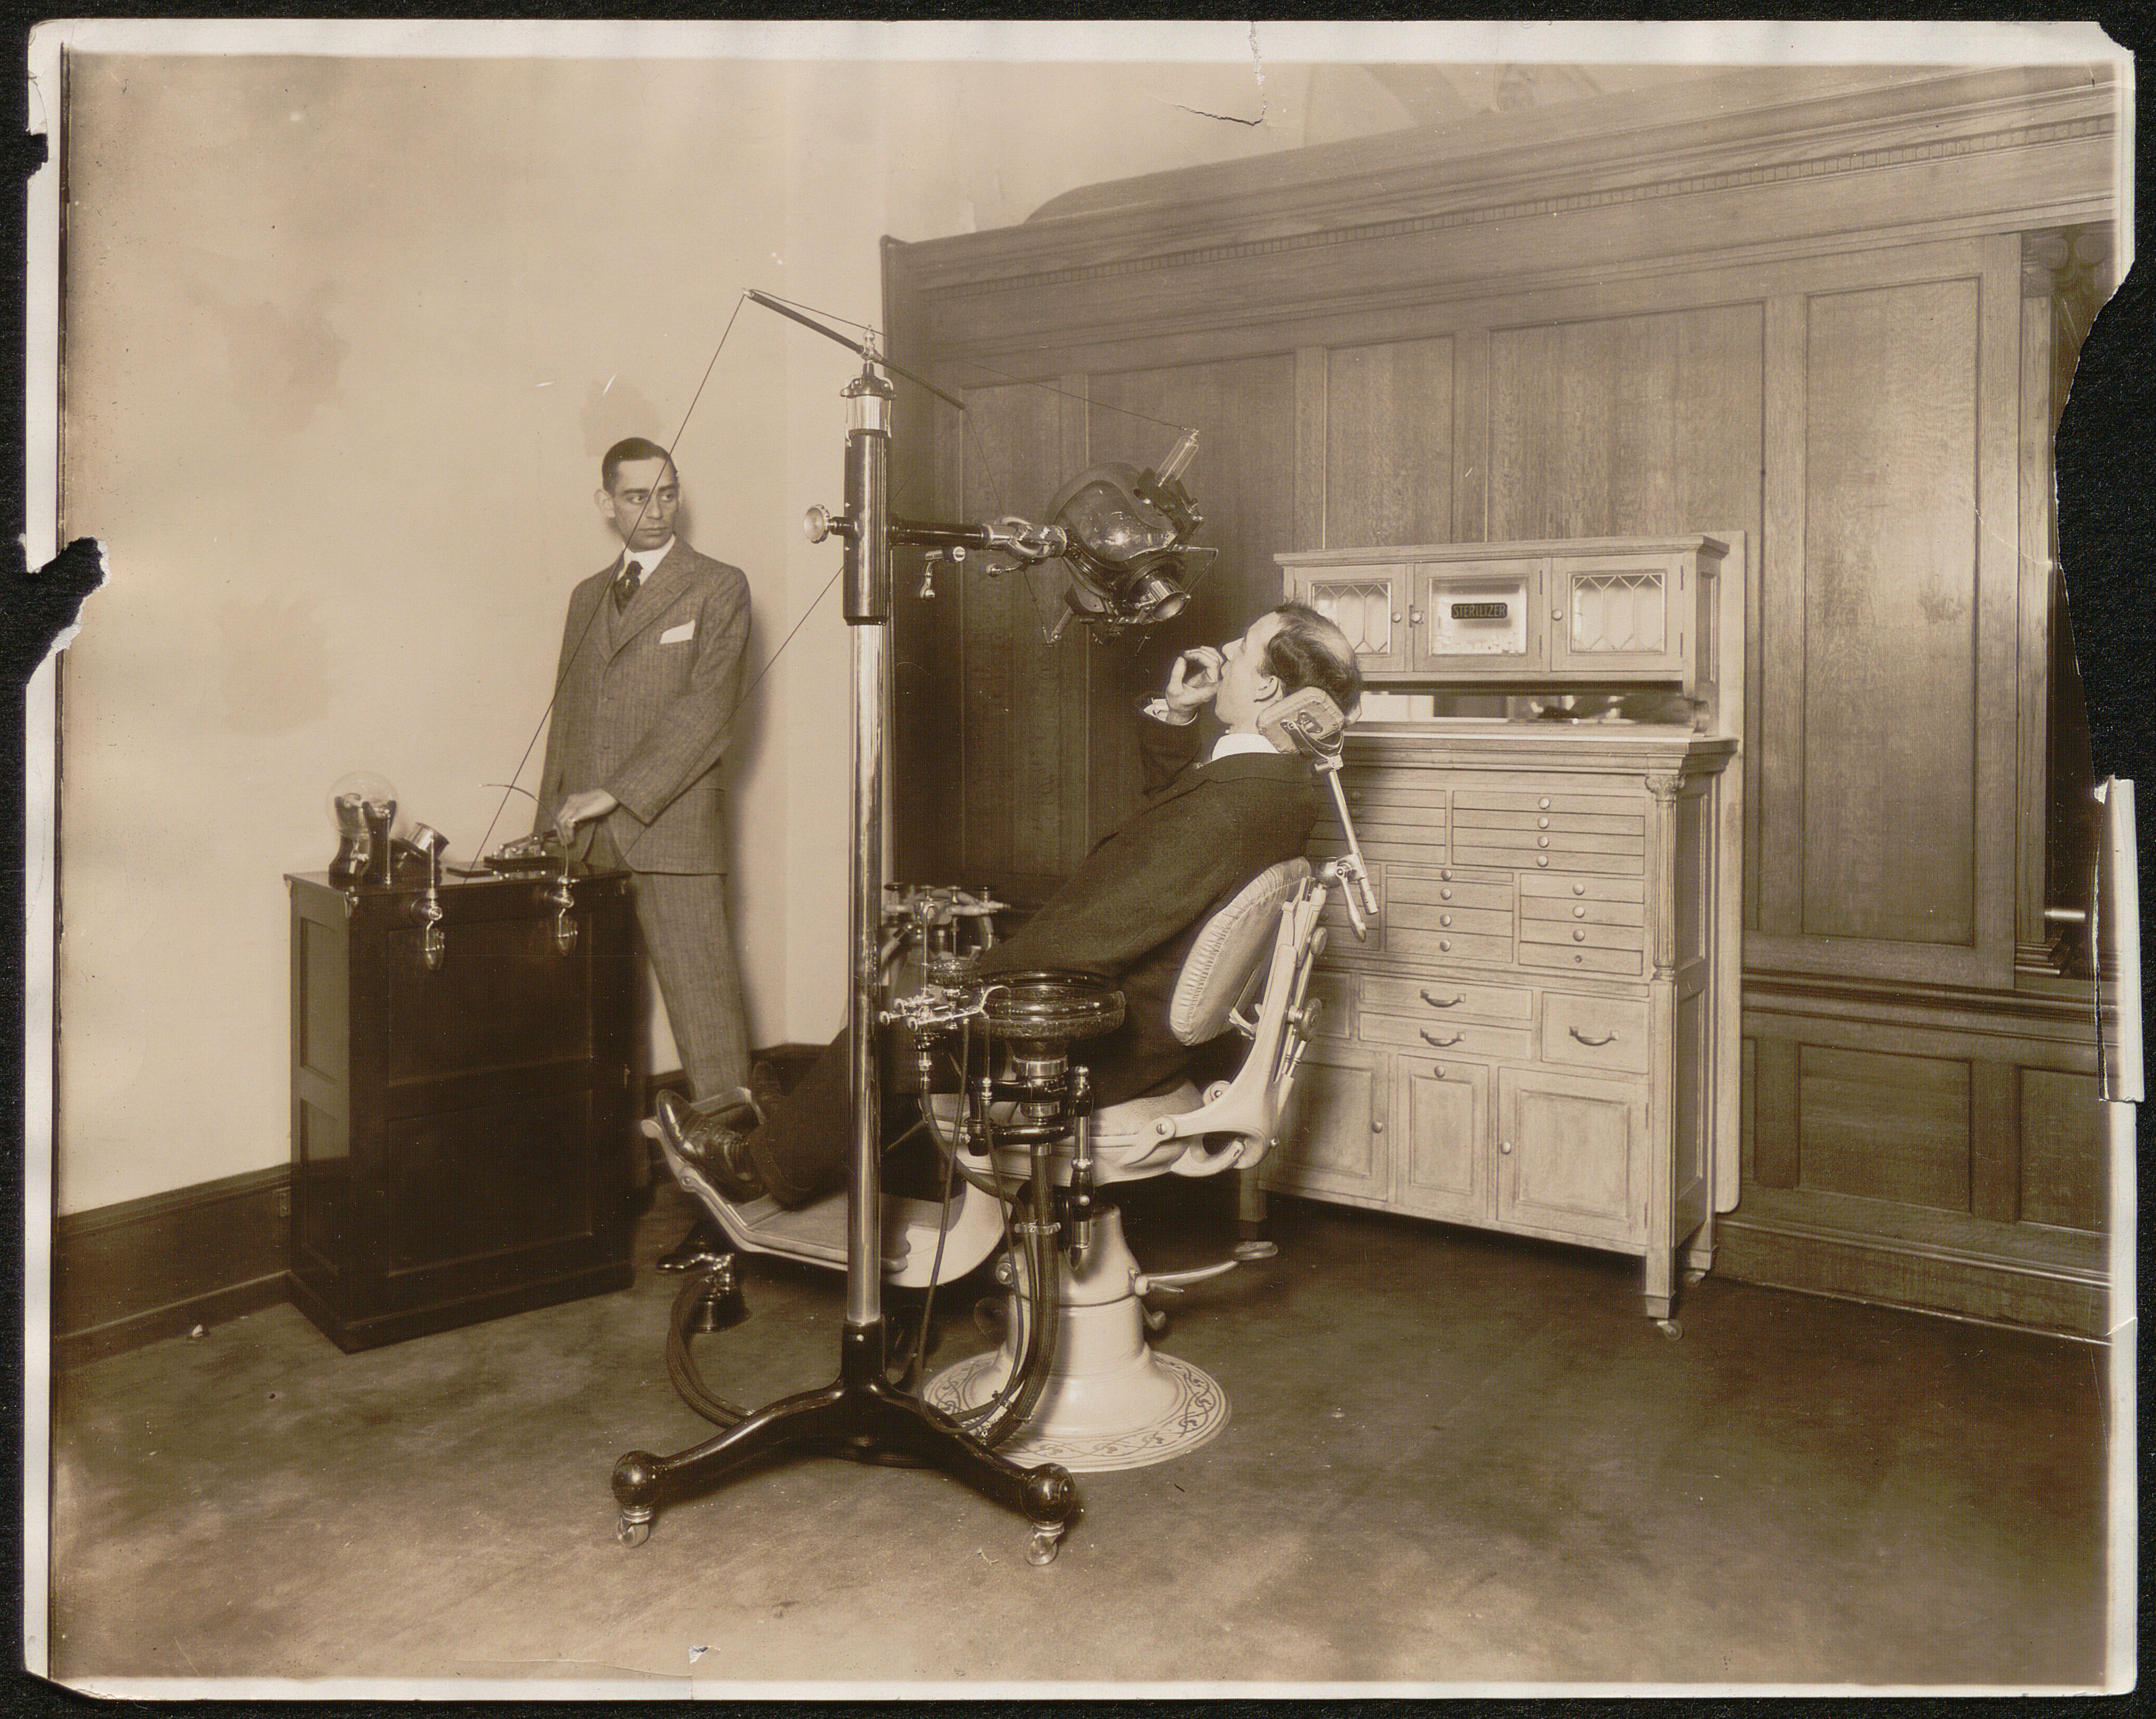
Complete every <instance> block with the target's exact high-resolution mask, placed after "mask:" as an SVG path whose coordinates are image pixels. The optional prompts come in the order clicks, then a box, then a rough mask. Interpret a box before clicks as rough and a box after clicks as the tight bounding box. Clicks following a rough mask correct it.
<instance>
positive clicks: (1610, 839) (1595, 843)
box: [1452, 822, 1647, 865]
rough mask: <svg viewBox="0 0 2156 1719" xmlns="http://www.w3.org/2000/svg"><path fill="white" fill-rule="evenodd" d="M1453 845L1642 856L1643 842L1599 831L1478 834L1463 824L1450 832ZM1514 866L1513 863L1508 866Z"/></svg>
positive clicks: (1520, 851)
mask: <svg viewBox="0 0 2156 1719" xmlns="http://www.w3.org/2000/svg"><path fill="white" fill-rule="evenodd" d="M1452 839H1453V842H1454V844H1455V846H1456V847H1461V848H1465V847H1468V846H1470V845H1472V846H1474V847H1486V848H1490V849H1492V850H1497V849H1502V850H1503V851H1505V852H1508V853H1512V854H1527V853H1536V852H1550V853H1645V852H1646V851H1647V841H1646V838H1645V836H1640V835H1637V834H1635V835H1630V836H1613V835H1609V834H1606V833H1605V832H1604V831H1599V830H1563V829H1559V830H1478V829H1471V828H1470V827H1469V826H1467V825H1466V823H1465V822H1463V823H1461V824H1460V826H1459V827H1458V829H1456V830H1455V831H1454V832H1453V837H1452ZM1512 863H1513V864H1515V865H1517V864H1518V863H1519V862H1518V860H1517V859H1515V860H1514V861H1513V862H1512Z"/></svg>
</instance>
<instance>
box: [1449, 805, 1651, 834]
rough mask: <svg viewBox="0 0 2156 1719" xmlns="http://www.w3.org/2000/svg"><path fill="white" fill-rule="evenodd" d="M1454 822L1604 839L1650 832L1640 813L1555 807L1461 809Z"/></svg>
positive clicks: (1469, 825) (1471, 825)
mask: <svg viewBox="0 0 2156 1719" xmlns="http://www.w3.org/2000/svg"><path fill="white" fill-rule="evenodd" d="M1453 821H1454V822H1455V824H1457V825H1459V826H1460V828H1462V829H1469V828H1473V829H1477V830H1530V831H1534V830H1582V831H1596V832H1599V833H1600V834H1602V835H1605V836H1642V835H1645V833H1646V828H1647V821H1646V818H1645V816H1644V815H1643V814H1641V813H1639V812H1628V813H1625V814H1623V815H1621V816H1620V814H1618V813H1615V812H1592V811H1560V810H1558V809H1557V808H1555V807H1553V808H1552V809H1551V810H1549V811H1490V810H1488V809H1486V808H1484V807H1480V806H1474V807H1470V806H1462V807H1460V810H1459V811H1458V812H1457V813H1456V814H1455V816H1454V818H1453Z"/></svg>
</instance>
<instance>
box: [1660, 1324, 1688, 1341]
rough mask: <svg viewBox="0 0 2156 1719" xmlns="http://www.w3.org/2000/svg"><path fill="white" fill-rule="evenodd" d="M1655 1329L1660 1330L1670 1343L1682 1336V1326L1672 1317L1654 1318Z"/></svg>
mask: <svg viewBox="0 0 2156 1719" xmlns="http://www.w3.org/2000/svg"><path fill="white" fill-rule="evenodd" d="M1655 1330H1658V1331H1660V1332H1661V1334H1662V1335H1663V1336H1665V1337H1667V1338H1668V1339H1669V1340H1670V1341H1671V1342H1672V1343H1674V1342H1676V1340H1677V1339H1678V1338H1680V1337H1681V1336H1684V1327H1683V1326H1682V1325H1679V1324H1678V1323H1677V1322H1676V1320H1673V1319H1658V1320H1655Z"/></svg>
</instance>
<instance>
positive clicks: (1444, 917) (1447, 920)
mask: <svg viewBox="0 0 2156 1719" xmlns="http://www.w3.org/2000/svg"><path fill="white" fill-rule="evenodd" d="M1437 923H1438V924H1440V925H1450V924H1451V923H1452V915H1451V914H1439V915H1438V916H1437Z"/></svg>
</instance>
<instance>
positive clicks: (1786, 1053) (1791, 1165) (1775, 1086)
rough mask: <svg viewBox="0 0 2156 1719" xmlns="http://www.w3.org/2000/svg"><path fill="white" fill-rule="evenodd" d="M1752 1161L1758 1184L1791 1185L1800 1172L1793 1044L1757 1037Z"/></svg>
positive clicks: (1795, 1060) (1753, 1083) (1795, 1049)
mask: <svg viewBox="0 0 2156 1719" xmlns="http://www.w3.org/2000/svg"><path fill="white" fill-rule="evenodd" d="M1752 1058H1753V1059H1752V1109H1753V1119H1752V1162H1753V1173H1754V1174H1755V1175H1756V1176H1758V1181H1759V1183H1760V1186H1763V1187H1770V1188H1793V1187H1794V1186H1796V1185H1797V1183H1798V1181H1799V1178H1800V1177H1801V1176H1803V1174H1804V1161H1803V1156H1802V1144H1801V1142H1800V1140H1799V1138H1798V1134H1797V1045H1796V1041H1795V1040H1794V1039H1789V1038H1757V1039H1754V1040H1753V1052H1752Z"/></svg>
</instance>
